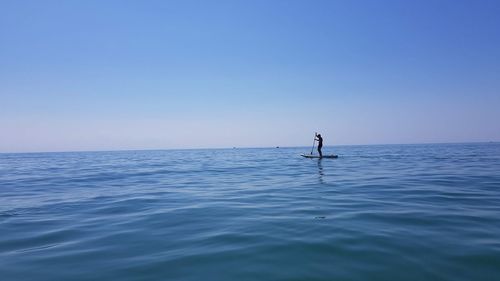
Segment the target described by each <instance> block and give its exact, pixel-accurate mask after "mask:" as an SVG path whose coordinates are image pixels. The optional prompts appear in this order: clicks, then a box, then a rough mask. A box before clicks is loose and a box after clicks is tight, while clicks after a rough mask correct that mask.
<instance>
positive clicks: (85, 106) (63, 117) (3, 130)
mask: <svg viewBox="0 0 500 281" xmlns="http://www.w3.org/2000/svg"><path fill="white" fill-rule="evenodd" d="M499 15H500V1H495V0H491V1H486V0H484V1H483V0H470V1H463V0H429V1H406V0H399V1H396V0H394V1H371V0H366V1H355V0H354V1H349V0H344V1H333V0H331V1H330V0H328V1H306V0H303V1H291V0H287V1H285V0H274V1H272V0H252V1H236V0H228V1H218V0H214V1H206V0H203V1H181V0H179V1H139V0H137V1H124V0H120V1H101V0H98V1H91V0H81V1H76V0H75V1H69V0H68V1H49V0H44V1H38V0H36V1H18V0H12V1H6V0H0V135H1V136H0V152H25V151H68V150H70V151H71V150H109V149H163V148H201V147H203V148H204V147H207V148H210V147H233V146H236V147H249V146H250V147H259V146H276V145H279V146H300V145H310V144H311V142H312V135H313V133H314V132H315V131H319V132H321V133H322V134H323V136H324V138H325V145H338V144H379V143H420V142H469V141H500V16H499Z"/></svg>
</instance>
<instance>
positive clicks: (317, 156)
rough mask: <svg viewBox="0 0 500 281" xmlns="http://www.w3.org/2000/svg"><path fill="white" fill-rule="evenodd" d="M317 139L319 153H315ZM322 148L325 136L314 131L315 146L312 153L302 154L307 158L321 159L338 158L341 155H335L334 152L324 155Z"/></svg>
mask: <svg viewBox="0 0 500 281" xmlns="http://www.w3.org/2000/svg"><path fill="white" fill-rule="evenodd" d="M316 141H318V154H319V155H313V151H314V144H315V143H316ZM322 148H323V137H322V136H321V134H318V133H314V140H313V146H312V148H311V153H310V154H309V155H307V154H301V156H302V157H306V158H319V159H321V158H338V157H339V156H338V155H334V154H331V155H324V156H323V152H322V151H321V149H322Z"/></svg>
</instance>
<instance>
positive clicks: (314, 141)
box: [311, 133, 317, 155]
mask: <svg viewBox="0 0 500 281" xmlns="http://www.w3.org/2000/svg"><path fill="white" fill-rule="evenodd" d="M316 134H317V133H314V140H313V147H312V148H311V155H313V150H314V144H315V143H316Z"/></svg>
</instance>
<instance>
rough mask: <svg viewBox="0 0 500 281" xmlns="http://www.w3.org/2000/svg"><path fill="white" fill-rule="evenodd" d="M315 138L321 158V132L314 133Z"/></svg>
mask: <svg viewBox="0 0 500 281" xmlns="http://www.w3.org/2000/svg"><path fill="white" fill-rule="evenodd" d="M316 140H317V141H318V153H319V158H321V157H323V153H321V148H322V147H323V138H322V137H321V134H318V133H316Z"/></svg>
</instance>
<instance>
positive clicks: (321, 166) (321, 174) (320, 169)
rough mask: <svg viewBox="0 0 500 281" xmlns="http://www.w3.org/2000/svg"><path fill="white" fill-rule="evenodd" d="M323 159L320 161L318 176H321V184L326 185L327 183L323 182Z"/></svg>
mask: <svg viewBox="0 0 500 281" xmlns="http://www.w3.org/2000/svg"><path fill="white" fill-rule="evenodd" d="M322 160H323V159H321V158H319V159H318V175H319V183H321V184H324V183H325V181H324V180H323V176H324V172H323V164H322V163H321V161H322Z"/></svg>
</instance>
